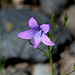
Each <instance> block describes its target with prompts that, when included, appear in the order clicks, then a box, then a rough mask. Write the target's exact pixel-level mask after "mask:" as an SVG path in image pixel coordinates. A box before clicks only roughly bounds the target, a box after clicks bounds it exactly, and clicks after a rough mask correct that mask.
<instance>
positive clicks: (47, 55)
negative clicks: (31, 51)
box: [28, 40, 48, 56]
mask: <svg viewBox="0 0 75 75" xmlns="http://www.w3.org/2000/svg"><path fill="white" fill-rule="evenodd" d="M28 42H29V43H30V45H32V46H33V44H32V43H31V41H30V40H28ZM36 49H38V50H40V51H42V52H44V53H45V54H46V55H47V56H48V54H47V52H45V51H44V50H42V49H40V48H38V47H37V48H36Z"/></svg>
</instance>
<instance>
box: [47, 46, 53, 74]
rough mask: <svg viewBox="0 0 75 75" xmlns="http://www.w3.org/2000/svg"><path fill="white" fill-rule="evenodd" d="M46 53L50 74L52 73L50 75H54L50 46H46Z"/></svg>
mask: <svg viewBox="0 0 75 75" xmlns="http://www.w3.org/2000/svg"><path fill="white" fill-rule="evenodd" d="M48 52H49V61H50V65H51V66H50V67H51V72H52V75H54V71H53V63H52V57H51V51H50V46H48Z"/></svg>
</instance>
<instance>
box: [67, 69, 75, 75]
mask: <svg viewBox="0 0 75 75" xmlns="http://www.w3.org/2000/svg"><path fill="white" fill-rule="evenodd" d="M73 72H75V70H73V71H72V72H70V73H68V74H66V75H70V74H71V73H73Z"/></svg>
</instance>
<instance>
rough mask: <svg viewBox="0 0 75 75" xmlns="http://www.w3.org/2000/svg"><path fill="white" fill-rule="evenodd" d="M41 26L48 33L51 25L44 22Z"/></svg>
mask: <svg viewBox="0 0 75 75" xmlns="http://www.w3.org/2000/svg"><path fill="white" fill-rule="evenodd" d="M40 28H41V29H42V30H43V31H44V33H47V32H48V31H49V29H50V25H49V24H43V25H41V26H40Z"/></svg>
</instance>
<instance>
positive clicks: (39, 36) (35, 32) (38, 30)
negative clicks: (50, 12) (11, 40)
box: [18, 17, 55, 48]
mask: <svg viewBox="0 0 75 75" xmlns="http://www.w3.org/2000/svg"><path fill="white" fill-rule="evenodd" d="M29 27H30V28H31V29H30V30H27V31H23V32H21V33H19V34H18V37H20V38H22V39H31V38H33V45H34V48H37V47H38V45H39V43H40V42H41V41H42V42H43V43H44V44H45V45H49V46H53V45H55V43H53V42H52V41H51V40H50V39H49V38H48V36H46V35H45V34H46V33H47V32H48V31H49V29H50V25H49V24H43V25H41V26H38V24H37V22H36V20H35V19H34V18H33V17H32V18H30V20H29Z"/></svg>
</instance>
